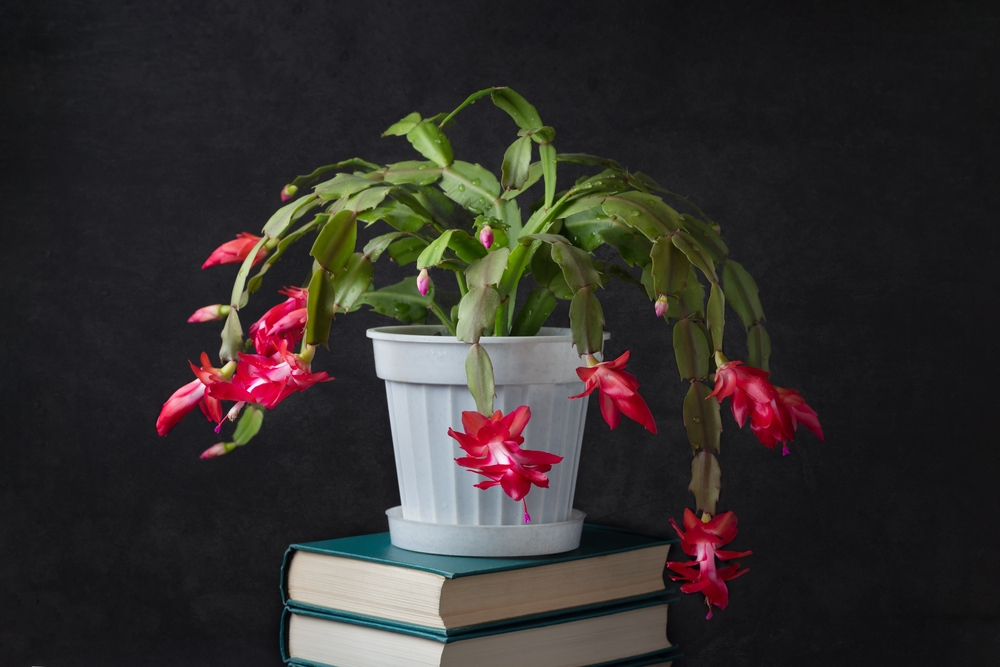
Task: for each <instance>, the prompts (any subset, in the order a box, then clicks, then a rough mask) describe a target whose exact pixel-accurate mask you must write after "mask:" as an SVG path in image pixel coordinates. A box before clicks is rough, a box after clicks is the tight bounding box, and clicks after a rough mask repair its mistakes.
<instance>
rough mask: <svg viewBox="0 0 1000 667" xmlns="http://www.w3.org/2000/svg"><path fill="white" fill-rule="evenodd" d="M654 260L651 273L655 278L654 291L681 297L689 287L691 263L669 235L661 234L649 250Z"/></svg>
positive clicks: (656, 293)
mask: <svg viewBox="0 0 1000 667" xmlns="http://www.w3.org/2000/svg"><path fill="white" fill-rule="evenodd" d="M649 257H650V260H651V262H652V267H651V268H650V274H651V276H652V278H653V293H654V294H655V295H657V296H659V295H660V294H666V295H668V296H673V297H677V298H680V295H681V293H683V292H684V289H685V288H686V287H687V282H688V276H689V275H690V270H689V267H690V266H691V263H690V262H689V261H688V259H687V257H686V256H685V255H684V253H683V252H681V251H680V250H679V249H678V248H677V246H675V245H674V244H673V242H672V241H671V240H670V237H669V236H661V237H660V238H658V239H656V241H655V242H654V243H653V247H652V248H651V249H650V251H649Z"/></svg>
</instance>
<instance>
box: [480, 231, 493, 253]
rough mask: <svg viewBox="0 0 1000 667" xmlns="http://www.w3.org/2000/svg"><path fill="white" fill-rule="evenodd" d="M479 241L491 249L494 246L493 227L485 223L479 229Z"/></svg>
mask: <svg viewBox="0 0 1000 667" xmlns="http://www.w3.org/2000/svg"><path fill="white" fill-rule="evenodd" d="M479 242H480V243H482V244H483V247H484V248H486V249H487V250H489V249H490V248H491V247H493V228H492V227H490V226H489V225H485V226H484V227H483V228H482V229H480V230H479Z"/></svg>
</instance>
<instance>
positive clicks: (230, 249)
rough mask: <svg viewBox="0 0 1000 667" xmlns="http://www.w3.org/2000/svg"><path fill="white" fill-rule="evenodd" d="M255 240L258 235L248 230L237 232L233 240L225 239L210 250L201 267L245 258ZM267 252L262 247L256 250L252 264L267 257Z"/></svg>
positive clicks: (258, 238)
mask: <svg viewBox="0 0 1000 667" xmlns="http://www.w3.org/2000/svg"><path fill="white" fill-rule="evenodd" d="M257 241H260V237H259V236H254V235H253V234H251V233H249V232H243V233H242V234H237V235H236V240H235V241H227V242H226V243H223V244H222V245H220V246H219V247H218V248H216V249H215V250H214V251H212V254H211V255H209V256H208V259H206V260H205V263H204V264H202V265H201V268H203V269H207V268H208V267H210V266H215V265H217V264H238V263H240V262H242V261H243V260H245V259H246V258H247V255H249V254H250V251H251V250H253V247H254V246H255V245H257ZM267 252H268V251H267V248H263V247H262V248H261V249H260V250H258V251H257V256H256V257H254V260H253V265H252V266H256V265H257V264H259V263H260V261H261V260H262V259H264V258H265V257H267Z"/></svg>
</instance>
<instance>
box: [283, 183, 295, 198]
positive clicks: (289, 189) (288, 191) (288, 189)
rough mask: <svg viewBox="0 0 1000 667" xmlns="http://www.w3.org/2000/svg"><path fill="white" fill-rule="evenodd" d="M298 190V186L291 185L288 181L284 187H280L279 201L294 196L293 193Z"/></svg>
mask: <svg viewBox="0 0 1000 667" xmlns="http://www.w3.org/2000/svg"><path fill="white" fill-rule="evenodd" d="M298 191H299V186H297V185H292V184H291V183H289V184H288V185H286V186H285V187H283V188H281V201H288V200H289V199H291V198H292V197H294V196H295V193H296V192H298Z"/></svg>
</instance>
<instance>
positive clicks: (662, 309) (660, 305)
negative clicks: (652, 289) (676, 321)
mask: <svg viewBox="0 0 1000 667" xmlns="http://www.w3.org/2000/svg"><path fill="white" fill-rule="evenodd" d="M668 308H670V303H668V302H667V295H666V294H661V295H660V296H659V297H658V298H657V299H656V303H654V304H653V310H654V311H655V312H656V316H657V317H663V316H664V315H666V314H667V309H668Z"/></svg>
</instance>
